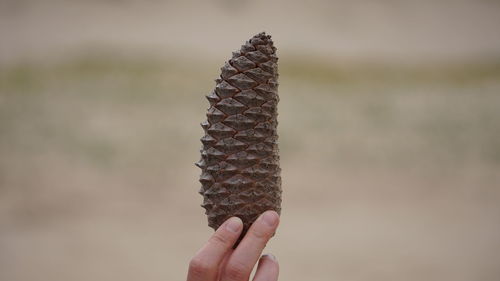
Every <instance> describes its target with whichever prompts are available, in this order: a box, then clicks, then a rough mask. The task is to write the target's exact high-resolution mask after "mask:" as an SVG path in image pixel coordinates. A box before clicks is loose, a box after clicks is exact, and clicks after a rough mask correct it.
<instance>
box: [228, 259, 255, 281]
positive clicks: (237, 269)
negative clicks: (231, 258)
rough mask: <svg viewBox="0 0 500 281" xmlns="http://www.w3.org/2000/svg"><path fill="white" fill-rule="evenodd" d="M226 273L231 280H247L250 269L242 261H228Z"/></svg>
mask: <svg viewBox="0 0 500 281" xmlns="http://www.w3.org/2000/svg"><path fill="white" fill-rule="evenodd" d="M225 273H226V274H225V275H226V277H227V278H228V279H229V280H236V281H240V280H247V279H248V275H249V274H250V270H249V269H248V268H247V267H246V266H244V265H243V264H241V263H228V265H227V266H226V269H225Z"/></svg>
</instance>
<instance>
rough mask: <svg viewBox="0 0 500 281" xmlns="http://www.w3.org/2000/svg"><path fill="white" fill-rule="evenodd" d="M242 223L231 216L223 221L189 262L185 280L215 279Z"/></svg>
mask: <svg viewBox="0 0 500 281" xmlns="http://www.w3.org/2000/svg"><path fill="white" fill-rule="evenodd" d="M242 229H243V223H242V221H241V219H240V218H237V217H232V218H230V219H228V220H227V221H226V222H224V223H223V224H222V225H221V226H220V227H219V228H218V229H217V231H216V232H215V233H214V234H213V235H212V237H210V239H209V240H208V242H207V243H206V244H205V245H204V246H203V247H202V248H201V250H199V251H198V253H196V255H195V256H194V257H193V258H192V259H191V262H190V263H189V271H188V277H187V281H215V280H216V278H217V274H218V270H219V265H220V264H221V262H222V260H223V259H224V257H225V255H226V254H227V253H228V251H229V250H230V249H231V248H232V246H233V245H234V243H235V242H236V240H237V239H238V237H239V235H240V233H241V230H242Z"/></svg>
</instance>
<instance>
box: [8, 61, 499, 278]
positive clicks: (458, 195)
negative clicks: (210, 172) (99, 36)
mask: <svg viewBox="0 0 500 281" xmlns="http://www.w3.org/2000/svg"><path fill="white" fill-rule="evenodd" d="M356 69H357V68H348V67H344V68H335V67H332V66H329V65H324V64H321V63H319V62H317V64H311V63H310V64H306V63H303V62H298V63H295V64H294V63H291V62H290V60H289V61H288V62H286V60H284V62H283V63H282V70H281V86H280V87H281V88H280V91H281V102H280V128H279V130H280V137H281V142H280V145H281V155H282V168H283V175H282V176H283V189H284V195H283V196H284V198H283V216H282V225H281V227H280V229H279V232H278V234H277V235H276V237H275V238H274V239H273V241H272V242H271V243H270V244H269V246H268V249H267V250H268V251H271V252H273V253H274V254H276V255H277V256H278V258H279V260H280V262H281V264H282V267H281V269H282V275H281V276H282V277H281V280H292V281H293V280H304V279H306V280H332V279H334V280H335V279H336V280H396V279H398V280H454V281H457V280H464V281H466V280H497V279H498V278H499V277H500V272H499V268H500V267H499V264H498V261H499V260H500V256H499V255H500V254H499V253H500V239H499V238H498V237H500V225H499V224H498V219H499V216H500V204H499V202H500V190H499V189H498V186H499V183H500V174H499V173H498V171H499V165H500V158H499V156H500V152H499V147H500V145H499V143H498V140H499V139H500V135H499V134H500V132H499V131H498V128H497V127H498V126H497V124H498V121H499V120H500V115H499V112H498V110H497V108H498V105H499V104H500V96H499V95H498V92H499V90H500V83H499V81H498V78H497V77H498V70H497V68H488V67H485V66H482V68H481V67H479V68H478V69H475V70H473V71H471V72H467V70H466V71H465V72H464V70H463V69H461V68H459V69H455V68H443V69H441V70H440V71H437V72H436V73H435V75H434V74H430V73H432V71H431V70H429V69H413V70H411V69H394V70H390V68H382V69H378V70H377V69H373V68H372V69H370V67H368V66H366V67H362V68H360V69H361V70H360V69H357V70H356ZM432 69H434V70H435V69H436V67H433V68H432ZM216 73H217V64H216V63H210V62H207V63H205V64H199V65H197V67H194V66H193V65H186V62H185V61H180V62H177V63H175V62H174V61H172V60H171V61H161V62H160V61H158V60H154V61H150V60H148V59H136V60H130V59H123V58H122V59H120V58H118V59H116V60H110V59H109V56H108V58H97V59H96V58H85V59H82V60H70V61H67V62H66V63H63V64H56V65H53V66H51V67H46V66H37V65H19V66H17V67H13V68H9V69H4V70H2V72H1V76H0V78H1V79H0V81H1V82H2V83H1V85H2V87H1V95H0V97H1V100H0V107H1V110H0V112H1V118H0V120H1V123H0V129H1V134H2V138H1V140H0V154H1V155H2V157H1V159H0V172H1V173H0V187H1V188H0V194H1V196H0V208H1V210H0V279H1V280H34V279H36V280H41V281H42V280H122V281H123V280H138V279H140V280H182V279H183V278H184V275H185V271H186V267H187V263H188V260H189V259H190V257H191V256H192V255H193V253H194V252H195V251H196V250H197V248H199V247H200V245H201V244H202V243H203V242H204V241H205V240H206V239H207V237H208V236H209V235H210V233H212V231H211V230H210V229H209V228H208V227H207V226H206V218H205V215H204V214H203V209H202V208H201V207H199V204H200V203H201V197H200V196H199V195H198V194H197V190H198V188H199V184H198V183H197V178H198V175H199V170H198V169H197V168H196V167H195V166H194V165H193V163H194V162H195V161H197V160H198V158H199V153H198V148H199V146H200V143H199V140H198V139H199V137H200V136H201V133H202V130H201V128H200V127H199V125H198V123H199V121H200V120H203V118H204V116H203V115H204V110H205V108H206V107H207V102H206V101H205V100H204V98H203V97H202V94H200V92H204V91H205V90H207V91H208V90H209V89H210V88H211V87H212V86H213V82H211V81H212V78H213V77H214V76H215V75H216ZM192 77H197V81H200V82H199V83H192V81H193V80H192ZM324 78H327V79H324Z"/></svg>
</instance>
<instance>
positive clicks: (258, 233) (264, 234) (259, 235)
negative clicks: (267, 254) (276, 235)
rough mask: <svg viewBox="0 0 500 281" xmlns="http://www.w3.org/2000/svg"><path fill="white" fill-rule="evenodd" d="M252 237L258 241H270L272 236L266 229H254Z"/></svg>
mask: <svg viewBox="0 0 500 281" xmlns="http://www.w3.org/2000/svg"><path fill="white" fill-rule="evenodd" d="M250 235H252V237H254V238H255V239H257V240H268V239H269V238H271V237H270V236H271V235H270V234H269V233H268V231H265V230H264V229H252V230H251V231H250Z"/></svg>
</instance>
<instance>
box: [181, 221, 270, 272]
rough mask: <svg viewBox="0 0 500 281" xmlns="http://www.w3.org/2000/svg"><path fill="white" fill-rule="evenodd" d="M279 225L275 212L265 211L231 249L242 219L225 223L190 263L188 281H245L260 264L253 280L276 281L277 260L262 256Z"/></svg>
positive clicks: (240, 227) (241, 226)
mask: <svg viewBox="0 0 500 281" xmlns="http://www.w3.org/2000/svg"><path fill="white" fill-rule="evenodd" d="M278 224H279V216H278V214H277V213H276V212H275V211H266V212H264V213H263V214H262V215H260V216H259V218H257V220H255V222H254V223H253V224H252V226H251V227H250V229H249V230H248V232H247V234H246V235H245V237H243V240H242V241H241V242H240V244H239V245H238V247H237V248H236V249H234V250H233V249H232V247H233V245H234V243H235V242H236V240H238V237H239V236H240V233H241V231H242V229H243V223H242V221H241V219H239V218H237V217H232V218H230V219H228V220H227V221H225V222H224V223H223V224H222V225H221V226H220V227H219V228H218V229H217V231H215V233H214V234H213V235H212V237H210V239H209V240H208V242H207V243H206V244H205V245H204V246H203V247H202V248H201V249H200V250H199V251H198V253H196V255H195V256H194V257H193V258H192V259H191V262H190V263H189V272H188V277H187V281H247V280H248V279H249V278H250V273H251V272H252V269H253V267H254V266H255V264H256V263H257V261H259V265H258V266H257V271H256V272H255V276H254V278H253V281H276V280H278V272H279V266H278V261H277V260H276V258H275V257H274V256H273V255H263V256H261V253H262V250H264V247H265V246H266V243H267V241H269V239H271V237H272V236H273V234H274V232H275V231H276V228H277V227H278Z"/></svg>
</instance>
